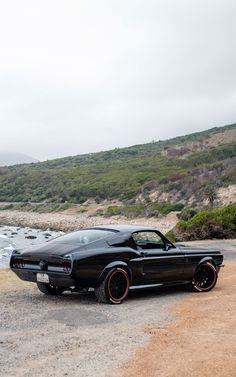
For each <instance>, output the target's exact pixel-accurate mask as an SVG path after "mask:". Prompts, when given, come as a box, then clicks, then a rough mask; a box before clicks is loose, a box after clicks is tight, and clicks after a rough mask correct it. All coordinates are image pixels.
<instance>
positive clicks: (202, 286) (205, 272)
mask: <svg viewBox="0 0 236 377" xmlns="http://www.w3.org/2000/svg"><path fill="white" fill-rule="evenodd" d="M217 278H218V274H217V271H216V268H215V266H213V264H212V263H210V262H204V263H201V264H200V265H199V266H198V267H197V269H196V271H195V274H194V277H193V280H192V289H193V290H194V291H197V292H208V291H210V290H211V289H212V288H214V286H215V285H216V282H217Z"/></svg>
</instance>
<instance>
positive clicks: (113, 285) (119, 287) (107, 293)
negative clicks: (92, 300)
mask: <svg viewBox="0 0 236 377" xmlns="http://www.w3.org/2000/svg"><path fill="white" fill-rule="evenodd" d="M128 292H129V276H128V273H127V272H126V271H125V270H123V269H122V268H114V269H112V270H111V271H110V272H109V273H108V274H107V276H106V277H105V279H104V280H103V282H102V283H101V285H100V286H99V287H97V288H95V295H96V297H97V299H98V301H99V302H103V303H110V304H121V303H122V301H124V300H125V299H126V297H127V295H128Z"/></svg>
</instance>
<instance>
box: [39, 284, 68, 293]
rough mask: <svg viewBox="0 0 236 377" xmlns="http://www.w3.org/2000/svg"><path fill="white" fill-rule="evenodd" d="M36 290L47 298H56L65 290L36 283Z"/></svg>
mask: <svg viewBox="0 0 236 377" xmlns="http://www.w3.org/2000/svg"><path fill="white" fill-rule="evenodd" d="M37 286H38V289H39V290H40V292H42V293H44V294H45V295H49V296H58V295H61V294H62V293H63V292H64V290H65V288H64V287H58V286H56V285H51V284H45V283H37Z"/></svg>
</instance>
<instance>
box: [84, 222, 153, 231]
mask: <svg viewBox="0 0 236 377" xmlns="http://www.w3.org/2000/svg"><path fill="white" fill-rule="evenodd" d="M89 229H104V230H105V229H108V230H114V231H116V232H121V233H122V232H130V233H133V232H138V231H148V230H151V231H157V230H158V229H156V228H154V227H149V226H143V225H135V224H107V225H98V226H94V227H91V228H89Z"/></svg>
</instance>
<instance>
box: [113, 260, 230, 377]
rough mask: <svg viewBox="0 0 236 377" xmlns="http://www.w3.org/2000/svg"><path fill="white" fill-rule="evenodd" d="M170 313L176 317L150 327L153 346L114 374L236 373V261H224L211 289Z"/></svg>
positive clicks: (163, 376)
mask: <svg viewBox="0 0 236 377" xmlns="http://www.w3.org/2000/svg"><path fill="white" fill-rule="evenodd" d="M172 314H173V315H174V316H175V317H176V318H177V319H176V321H174V322H173V323H172V324H171V325H168V326H161V327H160V326H155V327H154V328H151V329H149V330H148V331H149V333H150V334H152V338H151V341H150V342H149V344H148V345H147V346H145V347H143V348H140V349H139V350H138V351H136V354H135V357H134V358H133V359H132V360H130V361H129V363H126V364H125V365H124V366H123V367H122V369H121V370H120V371H119V373H117V374H116V376H119V377H139V376H140V377H141V376H144V375H146V376H148V377H176V376H178V377H189V376H192V377H199V376H203V377H212V376H215V377H217V376H219V377H222V376H224V377H235V376H236V263H235V262H231V263H228V264H227V265H226V267H225V268H224V270H223V271H222V272H221V276H220V279H219V282H218V285H217V286H216V288H215V289H214V290H213V291H211V292H208V293H204V294H198V293H193V294H192V295H190V296H188V297H186V298H185V299H184V300H183V301H182V302H181V303H179V304H177V305H175V306H174V308H173V309H172ZM113 376H114V375H113Z"/></svg>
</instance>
